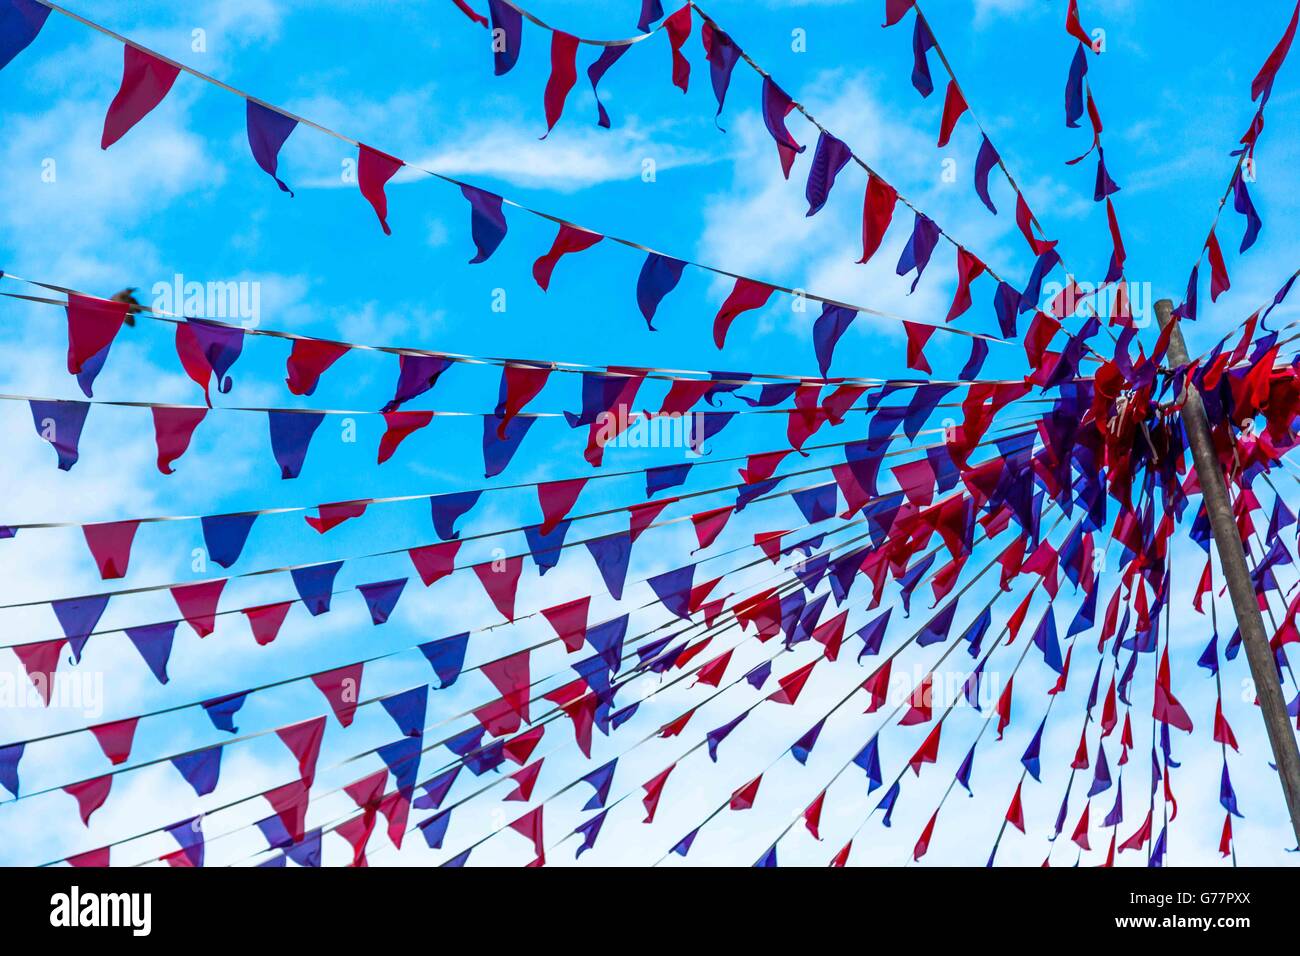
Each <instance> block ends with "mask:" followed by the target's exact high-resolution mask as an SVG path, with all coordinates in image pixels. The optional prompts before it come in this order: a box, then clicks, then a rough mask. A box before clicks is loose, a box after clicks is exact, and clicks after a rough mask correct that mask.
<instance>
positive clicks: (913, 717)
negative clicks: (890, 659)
mask: <svg viewBox="0 0 1300 956" xmlns="http://www.w3.org/2000/svg"><path fill="white" fill-rule="evenodd" d="M933 689H934V673H933V672H931V673H929V674H926V675H925V678H924V679H923V680H922V681H921V683H919V684H917V685H916V687H915V688H913V690H912V696H911V697H910V698H908V710H907V713H905V714H904V715H903V719H902V720H900V721H899V722H898V723H899V724H900V725H901V726H903V727H910V726H912V725H913V724H928V723H929V722H930V718H931V717H932V716H933V713H932V709H933V706H934V701H933V696H934V693H933Z"/></svg>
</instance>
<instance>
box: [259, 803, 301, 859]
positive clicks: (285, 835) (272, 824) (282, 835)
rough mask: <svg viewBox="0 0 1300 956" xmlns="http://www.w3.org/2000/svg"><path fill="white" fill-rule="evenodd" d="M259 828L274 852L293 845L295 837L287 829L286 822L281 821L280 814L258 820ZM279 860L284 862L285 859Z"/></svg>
mask: <svg viewBox="0 0 1300 956" xmlns="http://www.w3.org/2000/svg"><path fill="white" fill-rule="evenodd" d="M257 828H258V829H259V830H261V831H262V838H263V839H265V840H266V845H267V846H268V847H269V848H270V849H272V850H279V849H282V848H284V847H287V846H289V845H290V844H291V843H293V837H292V836H291V835H290V833H289V830H288V828H286V827H285V825H284V821H283V820H281V819H280V816H279V814H276V815H275V816H270V817H266V818H265V819H262V820H258V821H257ZM279 859H280V860H283V859H284V857H283V856H281V857H279ZM281 865H283V864H281Z"/></svg>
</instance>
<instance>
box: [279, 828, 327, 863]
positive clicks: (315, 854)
mask: <svg viewBox="0 0 1300 956" xmlns="http://www.w3.org/2000/svg"><path fill="white" fill-rule="evenodd" d="M320 838H321V829H320V827H317V828H316V829H315V830H312V831H311V832H310V833H308V834H306V835H305V836H303V838H302V839H301V840H299V841H298V842H297V843H295V844H293V845H292V846H288V847H285V850H284V852H285V854H286V855H287V856H288V857H289V859H291V860H293V862H295V863H297V864H298V865H299V866H310V867H317V866H320Z"/></svg>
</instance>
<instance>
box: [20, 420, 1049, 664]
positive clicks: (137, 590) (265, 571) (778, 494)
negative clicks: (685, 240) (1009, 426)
mask: <svg viewBox="0 0 1300 956" xmlns="http://www.w3.org/2000/svg"><path fill="white" fill-rule="evenodd" d="M1017 424H1020V423H1017ZM1032 433H1033V430H1032V429H1031V430H1030V431H1028V432H1025V433H1012V434H1011V435H1006V434H1004V435H1002V436H1000V437H999V438H998V439H991V440H989V441H986V442H982V443H981V444H984V445H987V444H994V443H996V442H997V441H999V440H1005V439H1006V438H1009V437H1015V436H1016V435H1017V434H1032ZM936 447H944V446H942V445H940V446H936ZM915 450H916V449H899V450H898V452H888V453H886V455H892V454H910V453H911V452H912V451H915ZM882 457H884V456H882ZM830 467H834V466H823V467H818V468H810V469H808V470H807V471H806V472H794V473H791V474H787V475H784V476H781V477H782V478H789V477H795V476H798V475H800V474H807V473H813V472H819V471H825V470H827V468H830ZM768 480H769V481H770V480H772V479H768ZM830 486H835V482H833V481H831V482H822V483H821V484H818V485H809V486H806V487H803V488H793V489H785V490H782V491H774V492H772V493H770V494H767V495H761V496H759V497H757V498H754V499H753V500H752V501H750V502H748V503H747V505H746V506H748V504H756V503H758V502H766V501H773V500H776V499H778V498H784V497H790V496H792V495H795V494H798V493H799V492H801V491H809V490H812V489H813V488H824V487H830ZM744 487H746V485H745V484H744V483H741V484H737V485H733V486H724V487H723V488H721V489H711V490H707V491H695V492H690V493H688V494H684V495H680V496H678V498H679V499H686V498H688V497H698V496H700V495H704V494H714V493H718V492H719V491H730V490H736V489H739V488H744ZM890 494H902V492H901V491H899V492H891V493H890ZM627 510H628V508H627V507H626V506H624V507H620V508H613V509H607V510H604V511H599V512H593V513H590V514H586V515H575V516H573V517H571V518H568V519H566V520H567V521H569V522H573V521H582V520H586V519H588V518H594V517H600V516H607V515H612V514H619V513H621V512H623V511H627ZM732 510H733V513H734V506H733V509H732ZM692 518H694V515H680V516H678V517H676V518H669V519H666V520H664V521H655V522H651V523H650V524H647V525H646V526H645V529H644V530H647V531H648V530H650V529H652V528H661V527H666V526H668V525H673V524H680V523H681V522H683V521H690V520H692ZM530 527H533V525H521V526H520V527H518V528H511V529H505V530H498V531H490V532H482V533H479V534H474V535H463V536H461V537H460V538H457V539H454V540H456V541H459V542H460V543H461V544H464V543H465V542H467V541H478V540H482V539H485V538H495V537H500V536H502V535H505V534H510V533H515V532H518V531H523V530H525V529H526V528H530ZM626 533H627V532H624V531H615V532H609V533H606V534H603V535H596V536H594V537H591V538H584V539H582V540H580V541H564V542H562V543H561V544H559V545H556V546H555V547H554V548H550V547H547V548H546V549H545V550H546V551H548V552H549V551H552V550H555V551H562V550H565V549H568V548H575V547H577V546H578V545H586V544H588V543H590V542H592V541H603V540H607V539H610V538H618V537H622V536H623V535H624V534H626ZM450 543H451V542H445V541H434V542H425V543H424V544H417V545H412V546H409V547H405V548H390V549H387V550H384V551H375V552H371V553H368V554H360V555H349V556H346V557H344V558H341V559H338V558H336V559H333V560H329V561H315V562H308V563H304V564H293V565H284V566H280V567H273V568H260V569H258V570H256V571H243V572H240V573H238V574H230V575H226V576H224V577H219V578H203V579H200V580H197V581H193V580H191V581H175V582H172V583H170V584H154V585H145V586H140V587H134V588H122V589H119V590H115V591H100V592H95V593H93V594H81V595H76V596H74V597H65V598H47V599H44V600H36V601H22V602H18V603H11V604H0V611H7V610H13V609H16V608H27V607H39V606H42V605H46V604H53V603H55V602H58V601H63V600H87V599H92V598H102V597H107V598H109V599H111V598H113V597H120V596H124V595H134V594H146V593H154V592H158V591H169V590H171V589H172V588H181V587H186V586H191V585H196V584H213V583H215V582H217V581H225V582H229V581H233V580H237V579H241V578H252V577H263V576H266V575H270V574H283V573H288V572H293V571H301V570H305V569H309V568H320V567H325V566H328V565H331V564H334V563H335V561H344V562H347V561H364V560H369V559H371V558H381V557H392V556H395V555H399V554H403V553H407V552H409V551H412V550H418V549H419V548H421V547H430V546H435V545H439V544H450ZM531 554H532V552H531V551H525V552H520V553H517V554H513V555H509V556H507V557H505V558H504V559H497V560H506V561H509V560H514V559H516V558H518V559H523V558H525V557H530V556H531ZM480 563H485V562H480ZM486 563H490V562H486ZM469 567H472V565H465V566H464V567H459V568H455V569H454V570H458V571H460V570H468V568H469ZM5 646H9V645H5Z"/></svg>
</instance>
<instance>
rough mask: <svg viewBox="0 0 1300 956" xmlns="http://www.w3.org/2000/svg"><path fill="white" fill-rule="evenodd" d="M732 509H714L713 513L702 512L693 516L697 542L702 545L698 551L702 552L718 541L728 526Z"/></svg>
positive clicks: (692, 521)
mask: <svg viewBox="0 0 1300 956" xmlns="http://www.w3.org/2000/svg"><path fill="white" fill-rule="evenodd" d="M731 512H732V509H731V508H730V507H725V508H714V509H712V510H711V511H701V512H700V513H699V514H694V515H691V524H693V525H695V540H697V541H698V542H699V543H700V546H699V547H698V548H696V549H695V550H696V551H702V550H704V549H705V548H707V547H708V546H709V545H711V544H713V542H714V541H716V540H717V538H718V535H720V534H721V533H722V529H723V528H725V527H726V526H727V520H728V519H729V518H730V517H731Z"/></svg>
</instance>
